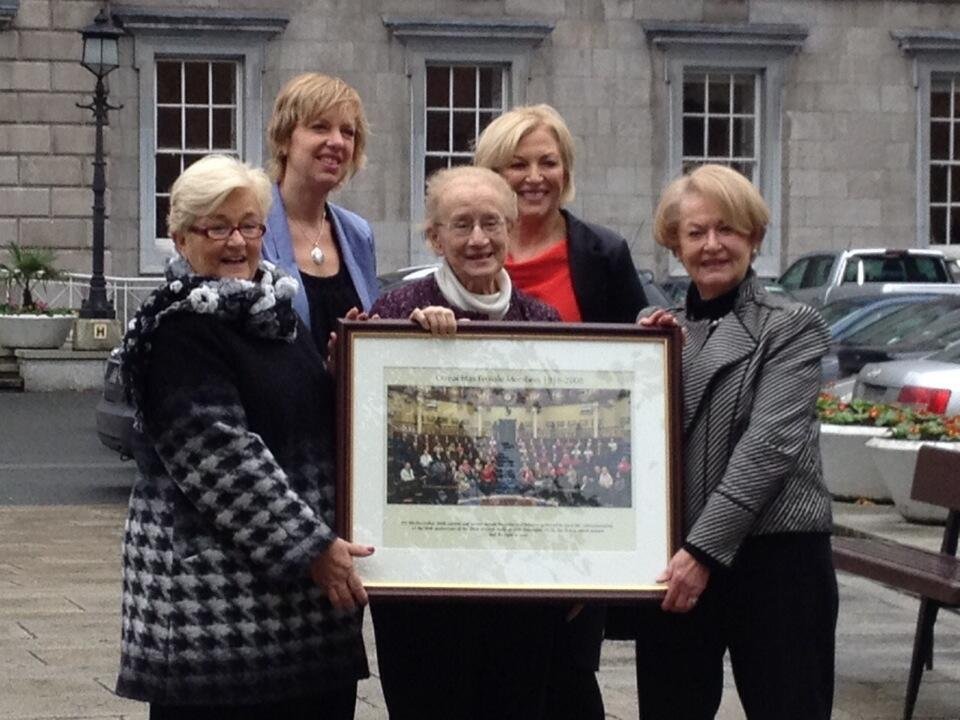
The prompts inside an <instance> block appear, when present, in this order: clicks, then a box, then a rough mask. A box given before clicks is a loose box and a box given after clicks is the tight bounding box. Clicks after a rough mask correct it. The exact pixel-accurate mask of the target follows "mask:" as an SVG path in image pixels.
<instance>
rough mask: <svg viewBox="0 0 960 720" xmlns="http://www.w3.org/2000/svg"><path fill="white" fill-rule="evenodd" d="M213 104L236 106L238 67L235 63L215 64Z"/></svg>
mask: <svg viewBox="0 0 960 720" xmlns="http://www.w3.org/2000/svg"><path fill="white" fill-rule="evenodd" d="M212 69H213V102H215V103H217V104H218V105H235V104H236V102H237V93H236V84H237V66H236V65H234V64H233V63H213V68H212Z"/></svg>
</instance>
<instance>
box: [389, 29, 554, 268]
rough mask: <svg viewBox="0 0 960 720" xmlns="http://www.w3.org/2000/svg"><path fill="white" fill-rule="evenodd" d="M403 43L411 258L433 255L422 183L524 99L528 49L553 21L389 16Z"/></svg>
mask: <svg viewBox="0 0 960 720" xmlns="http://www.w3.org/2000/svg"><path fill="white" fill-rule="evenodd" d="M383 23H384V25H385V26H386V27H387V28H388V29H389V30H390V31H391V33H392V34H393V37H394V38H396V39H397V40H398V41H399V42H401V43H403V45H404V46H405V48H406V65H407V73H408V75H409V76H410V98H411V105H410V221H411V222H410V228H411V231H410V234H409V236H408V250H407V254H408V258H409V261H410V262H411V263H418V262H428V261H431V260H433V259H434V258H432V257H431V255H430V252H429V250H427V248H426V247H425V246H424V243H423V239H422V236H421V234H420V231H419V227H420V225H421V223H422V220H423V197H424V184H425V181H426V178H427V177H428V176H429V174H430V173H431V172H433V171H435V170H437V169H439V168H442V167H450V166H452V165H459V164H465V163H469V162H470V161H471V159H472V157H473V142H474V140H475V139H476V137H477V136H478V135H479V134H480V132H481V131H482V130H483V128H485V127H486V126H487V124H489V123H490V121H491V120H493V118H495V117H496V116H497V115H499V114H500V113H502V112H503V111H504V110H506V109H508V108H510V107H513V106H516V105H522V104H523V103H524V101H525V99H526V83H527V77H528V74H529V66H530V54H531V53H532V51H533V49H534V47H535V46H536V45H537V44H539V43H540V42H541V41H542V40H543V39H544V38H545V37H546V36H547V35H549V34H550V32H551V31H552V30H553V23H552V22H550V21H542V20H532V19H521V18H501V19H497V20H491V19H486V18H433V19H429V20H427V19H423V18H403V17H385V18H384V19H383Z"/></svg>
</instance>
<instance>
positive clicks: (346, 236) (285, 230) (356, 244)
mask: <svg viewBox="0 0 960 720" xmlns="http://www.w3.org/2000/svg"><path fill="white" fill-rule="evenodd" d="M327 219H328V220H329V221H330V224H331V226H332V227H333V233H334V235H335V236H336V238H337V241H338V244H339V248H340V258H341V260H342V261H343V262H344V264H345V265H346V266H347V272H348V273H349V274H350V280H351V281H353V286H354V288H356V290H357V295H359V296H360V302H361V304H362V305H363V309H364V310H369V309H370V306H371V305H373V303H374V301H375V300H376V299H377V295H379V287H378V285H377V255H376V252H375V250H374V246H373V231H372V230H371V229H370V225H368V224H367V221H366V220H364V219H363V218H362V217H360V216H359V215H357V214H355V213H352V212H350V211H349V210H345V209H344V208H342V207H340V206H338V205H334V204H333V203H327ZM262 252H263V258H264V260H269V261H270V262H272V263H275V264H276V265H279V266H280V267H281V268H283V269H284V270H286V271H287V273H288V274H290V275H292V276H293V277H295V278H297V279H300V269H299V268H298V267H297V261H296V260H295V259H294V257H293V241H292V240H291V238H290V226H289V225H288V224H287V212H286V210H285V208H284V207H283V198H282V197H280V187H279V185H274V186H273V205H272V206H271V207H270V214H269V215H268V216H267V234H266V235H264V236H263V251H262ZM293 309H294V310H296V311H297V314H298V315H299V316H300V319H301V320H303V323H304V325H306V326H307V327H310V308H309V306H308V305H307V293H306V291H304V289H303V281H302V280H301V281H300V288H299V290H297V294H296V296H295V297H294V298H293Z"/></svg>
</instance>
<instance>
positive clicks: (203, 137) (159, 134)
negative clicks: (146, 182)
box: [153, 58, 243, 238]
mask: <svg viewBox="0 0 960 720" xmlns="http://www.w3.org/2000/svg"><path fill="white" fill-rule="evenodd" d="M242 70H243V66H242V64H241V63H240V62H238V61H236V60H196V59H189V60H188V59H182V58H163V59H159V60H157V61H156V64H155V68H154V75H155V77H156V95H155V97H154V108H155V109H156V121H155V122H156V125H155V127H156V132H155V134H154V138H155V150H154V156H153V164H154V198H155V201H154V208H155V217H156V231H155V235H156V237H157V238H165V237H167V227H166V218H167V213H168V212H169V210H170V186H171V185H172V184H173V181H174V180H176V179H177V177H178V176H179V175H180V173H181V172H183V170H185V169H186V168H188V167H189V166H190V165H191V164H192V163H193V162H194V161H196V160H198V159H200V158H201V157H203V156H204V155H207V154H209V153H212V152H216V153H223V154H225V155H232V156H233V157H241V156H242V150H243V148H242V147H241V144H240V138H241V137H242V131H243V128H242V122H243V113H242V98H241V97H240V95H239V93H238V92H237V90H238V88H239V87H240V78H241V73H242Z"/></svg>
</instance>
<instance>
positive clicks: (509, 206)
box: [423, 165, 517, 242]
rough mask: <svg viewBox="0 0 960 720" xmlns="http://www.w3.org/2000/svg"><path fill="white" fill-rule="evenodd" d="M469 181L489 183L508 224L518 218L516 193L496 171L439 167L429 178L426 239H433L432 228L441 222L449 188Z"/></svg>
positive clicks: (425, 221) (479, 168)
mask: <svg viewBox="0 0 960 720" xmlns="http://www.w3.org/2000/svg"><path fill="white" fill-rule="evenodd" d="M462 182H466V183H470V184H472V185H473V186H479V185H487V187H489V188H491V189H492V190H494V191H495V192H496V194H497V201H498V203H497V204H498V205H499V209H500V213H501V214H502V215H503V219H504V220H506V221H507V224H508V225H513V224H514V223H515V222H516V221H517V195H516V193H515V192H513V189H512V188H511V187H510V186H509V185H508V184H507V181H506V180H504V179H503V178H502V177H500V176H499V175H498V174H497V173H495V172H493V170H489V169H487V168H482V167H476V166H475V165H458V166H457V167H452V168H445V169H443V170H437V171H436V172H435V173H433V174H432V175H431V176H430V177H429V178H428V179H427V196H426V201H425V217H424V222H423V230H424V232H425V233H426V234H427V239H428V240H430V241H431V242H432V239H433V238H432V236H433V231H434V229H435V227H436V225H437V223H439V222H441V218H440V203H441V202H442V200H443V197H444V195H445V194H446V193H447V191H448V190H449V189H450V188H451V187H452V186H453V185H455V184H457V183H462Z"/></svg>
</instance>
